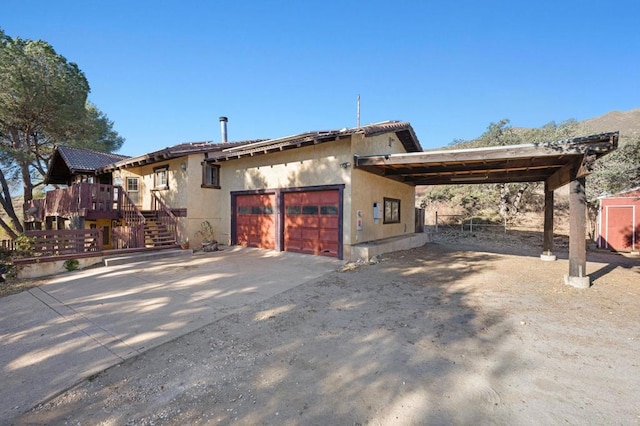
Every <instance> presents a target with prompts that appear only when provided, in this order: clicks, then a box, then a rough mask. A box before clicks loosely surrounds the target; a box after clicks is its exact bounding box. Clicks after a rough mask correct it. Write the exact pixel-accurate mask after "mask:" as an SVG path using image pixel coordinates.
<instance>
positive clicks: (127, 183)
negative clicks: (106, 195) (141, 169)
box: [124, 176, 140, 193]
mask: <svg viewBox="0 0 640 426" xmlns="http://www.w3.org/2000/svg"><path fill="white" fill-rule="evenodd" d="M124 181H125V188H126V190H127V193H130V192H140V178H139V177H137V176H127V177H125V179H124ZM129 181H131V182H133V181H135V182H136V189H130V188H129Z"/></svg>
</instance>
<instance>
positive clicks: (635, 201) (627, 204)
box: [598, 187, 640, 251]
mask: <svg viewBox="0 0 640 426" xmlns="http://www.w3.org/2000/svg"><path fill="white" fill-rule="evenodd" d="M598 230H599V232H598V233H599V237H598V247H599V248H605V249H606V248H608V249H611V250H616V251H638V250H640V187H638V188H633V189H629V190H627V191H623V192H620V193H618V194H615V195H610V196H607V197H602V198H600V211H599V212H598Z"/></svg>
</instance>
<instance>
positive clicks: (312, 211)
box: [284, 190, 340, 256]
mask: <svg viewBox="0 0 640 426" xmlns="http://www.w3.org/2000/svg"><path fill="white" fill-rule="evenodd" d="M339 199H340V193H339V191H338V190H329V191H308V192H295V193H286V194H284V205H285V209H284V210H285V215H284V226H285V229H284V236H285V238H284V248H285V250H287V251H298V252H302V253H312V254H320V255H325V256H338V245H339V244H338V241H339V239H340V238H339V237H340V236H339V222H340V220H339V218H340V216H339V214H340V206H339Z"/></svg>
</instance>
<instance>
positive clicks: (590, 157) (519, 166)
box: [354, 132, 619, 288]
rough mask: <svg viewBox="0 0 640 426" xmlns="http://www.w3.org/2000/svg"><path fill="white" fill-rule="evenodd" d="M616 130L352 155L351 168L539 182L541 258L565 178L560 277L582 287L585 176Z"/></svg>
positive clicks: (547, 256)
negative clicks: (565, 267) (565, 249)
mask: <svg viewBox="0 0 640 426" xmlns="http://www.w3.org/2000/svg"><path fill="white" fill-rule="evenodd" d="M618 138H619V132H610V133H602V134H598V135H592V136H586V137H579V138H573V139H566V140H560V141H556V142H545V143H534V144H523V145H508V146H497V147H485V148H472V149H458V150H438V151H427V152H411V153H405V154H388V155H370V156H358V155H355V156H354V165H355V167H356V168H358V169H361V170H365V171H368V172H371V173H375V174H377V175H380V176H384V177H387V178H390V179H395V180H398V181H401V182H405V183H407V184H411V185H447V184H454V185H455V184H479V183H511V182H544V190H545V206H544V238H543V247H542V255H541V258H542V259H543V260H555V256H554V255H553V212H554V201H553V191H554V190H556V189H558V188H560V187H561V186H564V185H566V184H570V185H571V187H570V196H569V214H570V226H569V273H568V274H567V275H565V283H567V284H569V285H572V286H574V287H579V288H588V287H589V285H590V279H589V277H588V276H587V275H586V263H587V251H586V243H585V240H586V194H585V177H586V176H587V175H588V174H589V173H591V172H592V171H593V167H594V164H595V162H596V160H597V159H598V158H600V157H601V156H603V155H605V154H608V153H609V152H611V151H613V150H614V149H616V147H617V146H618Z"/></svg>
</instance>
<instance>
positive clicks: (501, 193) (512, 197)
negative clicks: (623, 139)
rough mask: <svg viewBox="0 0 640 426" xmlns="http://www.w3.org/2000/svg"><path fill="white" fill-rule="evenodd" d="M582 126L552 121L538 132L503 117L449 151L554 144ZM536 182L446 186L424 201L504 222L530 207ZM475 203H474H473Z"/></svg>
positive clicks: (569, 122)
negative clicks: (494, 215)
mask: <svg viewBox="0 0 640 426" xmlns="http://www.w3.org/2000/svg"><path fill="white" fill-rule="evenodd" d="M578 131H579V123H578V122H577V121H576V120H573V119H570V120H566V121H563V122H561V123H559V124H558V123H556V122H555V121H552V122H550V123H547V124H545V125H544V126H542V127H540V128H537V129H522V128H513V127H512V126H511V122H510V120H509V119H507V118H504V119H502V120H499V121H498V122H495V123H493V122H492V123H489V126H487V130H485V132H484V133H483V134H482V135H481V136H480V137H479V138H477V139H473V140H469V141H461V140H455V141H454V142H453V143H452V144H451V145H449V148H451V149H464V148H481V147H487V146H505V145H519V144H524V143H536V142H552V141H557V140H562V139H568V138H572V137H575V136H576V134H577V133H578ZM536 185H537V184H536V183H517V184H516V183H513V184H508V183H504V184H498V185H492V184H477V185H464V186H459V187H457V188H452V187H445V189H444V190H439V191H438V190H436V191H434V190H433V189H432V190H431V191H428V192H427V194H426V195H425V198H424V199H423V201H422V204H423V205H425V206H426V205H429V204H430V203H433V202H436V201H440V202H441V201H445V199H446V200H447V201H449V203H450V204H451V205H457V206H461V207H462V208H463V210H464V213H465V214H466V215H475V214H478V213H480V212H481V211H485V212H486V211H488V210H493V211H494V212H497V213H499V214H500V216H501V217H502V218H504V219H510V218H513V217H514V216H515V215H517V214H518V213H519V212H520V211H522V210H523V208H529V207H530V206H528V205H527V204H528V202H529V200H533V198H532V197H530V195H531V190H532V189H533V188H535V187H536ZM470 201H473V202H470Z"/></svg>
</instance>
